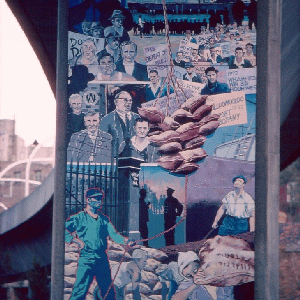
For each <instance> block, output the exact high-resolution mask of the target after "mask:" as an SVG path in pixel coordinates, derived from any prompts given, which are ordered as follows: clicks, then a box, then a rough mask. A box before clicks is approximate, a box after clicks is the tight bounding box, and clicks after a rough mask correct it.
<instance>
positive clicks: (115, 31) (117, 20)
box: [104, 9, 130, 44]
mask: <svg viewBox="0 0 300 300" xmlns="http://www.w3.org/2000/svg"><path fill="white" fill-rule="evenodd" d="M124 19H125V16H124V15H123V12H122V11H121V10H118V9H115V10H114V11H113V13H112V15H111V16H110V18H109V20H110V21H111V23H112V26H109V27H106V28H105V29H104V36H105V37H107V36H108V35H109V34H112V35H114V36H117V37H119V42H120V44H122V43H123V42H125V41H129V40H130V37H129V34H128V32H127V31H126V30H125V28H124V27H123V22H124Z"/></svg>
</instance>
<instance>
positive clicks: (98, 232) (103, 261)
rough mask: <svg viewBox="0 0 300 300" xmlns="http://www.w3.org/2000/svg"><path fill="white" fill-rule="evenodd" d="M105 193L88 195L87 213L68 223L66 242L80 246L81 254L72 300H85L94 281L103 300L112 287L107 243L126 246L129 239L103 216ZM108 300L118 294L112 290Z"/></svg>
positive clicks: (96, 191)
mask: <svg viewBox="0 0 300 300" xmlns="http://www.w3.org/2000/svg"><path fill="white" fill-rule="evenodd" d="M103 197H104V193H103V191H102V190H101V189H99V188H90V189H88V190H87V191H86V195H85V198H86V207H85V210H84V211H81V212H79V213H78V214H75V215H72V216H70V218H69V219H68V220H67V221H66V223H65V242H66V243H68V244H70V243H74V244H77V245H78V249H79V250H80V255H79V260H78V268H77V272H76V281H75V284H74V287H73V290H72V294H71V297H70V300H75V299H76V300H84V299H86V295H87V293H88V289H89V287H90V285H91V283H92V281H93V279H94V277H95V278H96V280H97V284H98V286H99V289H100V294H101V297H104V296H105V295H106V293H107V291H108V289H109V288H110V287H111V271H110V266H109V262H108V257H107V254H106V251H107V239H108V238H111V239H112V240H113V241H114V242H115V243H118V244H126V243H128V238H125V237H123V236H122V235H120V234H119V233H117V231H116V230H115V228H114V226H113V224H112V223H111V222H110V220H109V218H108V217H107V216H105V215H103V214H102V213H101V206H102V201H103ZM106 299H107V300H115V299H116V297H115V290H114V288H110V290H109V292H108V294H107V296H106Z"/></svg>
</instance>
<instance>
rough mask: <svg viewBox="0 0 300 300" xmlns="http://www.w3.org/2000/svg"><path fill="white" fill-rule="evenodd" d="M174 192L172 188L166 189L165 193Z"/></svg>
mask: <svg viewBox="0 0 300 300" xmlns="http://www.w3.org/2000/svg"><path fill="white" fill-rule="evenodd" d="M174 191H175V190H173V189H172V188H170V187H168V188H167V192H174Z"/></svg>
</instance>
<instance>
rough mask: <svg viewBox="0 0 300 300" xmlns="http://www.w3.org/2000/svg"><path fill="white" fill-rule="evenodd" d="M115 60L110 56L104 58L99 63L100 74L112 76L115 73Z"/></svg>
mask: <svg viewBox="0 0 300 300" xmlns="http://www.w3.org/2000/svg"><path fill="white" fill-rule="evenodd" d="M115 67H116V66H115V64H114V60H113V59H112V57H110V56H104V57H103V58H101V59H100V61H99V70H100V73H102V74H104V75H112V74H113V73H114V71H115Z"/></svg>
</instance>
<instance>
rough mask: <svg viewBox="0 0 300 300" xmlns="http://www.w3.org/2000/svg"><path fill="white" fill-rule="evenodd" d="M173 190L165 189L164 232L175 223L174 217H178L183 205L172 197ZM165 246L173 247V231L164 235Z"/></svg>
mask: <svg viewBox="0 0 300 300" xmlns="http://www.w3.org/2000/svg"><path fill="white" fill-rule="evenodd" d="M173 193H174V190H173V189H172V188H170V187H169V188H168V189H167V198H166V200H165V203H164V220H165V230H168V229H170V228H171V227H173V226H174V225H175V223H176V217H177V216H180V215H181V213H182V210H183V205H182V204H181V203H180V202H179V201H178V199H176V198H175V197H173ZM165 241H166V246H170V245H175V229H173V230H171V231H169V232H166V233H165Z"/></svg>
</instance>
